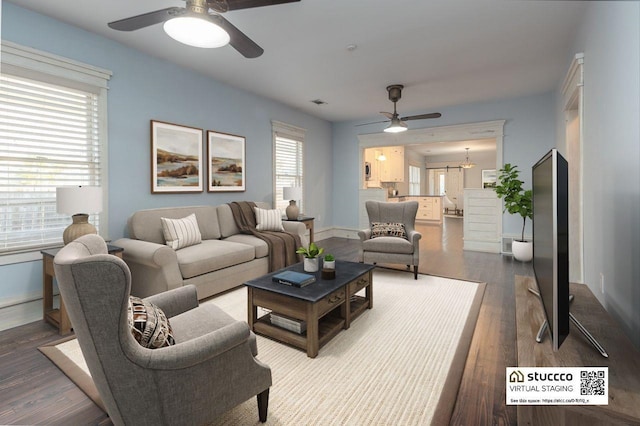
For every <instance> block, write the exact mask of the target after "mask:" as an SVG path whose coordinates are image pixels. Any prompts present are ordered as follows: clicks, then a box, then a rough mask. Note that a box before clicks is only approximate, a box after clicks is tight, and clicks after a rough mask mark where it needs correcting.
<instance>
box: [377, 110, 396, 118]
mask: <svg viewBox="0 0 640 426" xmlns="http://www.w3.org/2000/svg"><path fill="white" fill-rule="evenodd" d="M380 114H382V115H384V116H385V117H387V118H388V119H389V120H393V114H391V113H390V112H384V111H380Z"/></svg>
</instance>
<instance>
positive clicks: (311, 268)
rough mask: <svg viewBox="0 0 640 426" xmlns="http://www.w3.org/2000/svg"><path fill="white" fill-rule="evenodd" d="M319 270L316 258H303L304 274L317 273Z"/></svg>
mask: <svg viewBox="0 0 640 426" xmlns="http://www.w3.org/2000/svg"><path fill="white" fill-rule="evenodd" d="M318 269H320V262H319V259H318V258H317V257H305V258H304V270H305V272H318Z"/></svg>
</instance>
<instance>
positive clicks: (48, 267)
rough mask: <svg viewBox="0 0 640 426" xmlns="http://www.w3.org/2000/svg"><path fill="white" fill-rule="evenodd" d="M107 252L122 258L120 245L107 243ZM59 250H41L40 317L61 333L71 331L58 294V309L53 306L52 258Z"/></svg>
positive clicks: (53, 275)
mask: <svg viewBox="0 0 640 426" xmlns="http://www.w3.org/2000/svg"><path fill="white" fill-rule="evenodd" d="M107 249H108V250H109V254H112V255H114V256H118V257H119V258H120V259H122V252H123V251H124V249H123V248H122V247H117V246H113V245H111V244H108V245H107ZM58 251H60V249H59V248H55V249H49V250H42V251H41V252H40V253H42V319H43V320H44V321H46V322H48V323H49V324H51V325H53V326H54V327H56V328H57V329H58V333H60V334H61V335H64V334H69V333H71V321H70V320H69V316H68V315H67V310H66V309H65V307H64V301H63V300H62V296H60V309H54V307H53V279H54V278H55V276H56V275H55V271H54V269H53V258H54V257H55V255H56V254H57V253H58Z"/></svg>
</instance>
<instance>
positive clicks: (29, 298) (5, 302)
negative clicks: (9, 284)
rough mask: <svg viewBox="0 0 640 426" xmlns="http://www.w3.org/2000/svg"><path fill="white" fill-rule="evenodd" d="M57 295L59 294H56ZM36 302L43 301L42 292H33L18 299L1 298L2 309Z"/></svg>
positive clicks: (0, 306) (0, 305)
mask: <svg viewBox="0 0 640 426" xmlns="http://www.w3.org/2000/svg"><path fill="white" fill-rule="evenodd" d="M56 294H57V292H56ZM34 300H42V292H41V291H37V292H31V293H27V294H21V295H20V296H18V297H3V298H0V309H2V308H6V307H9V306H14V305H19V304H21V303H28V302H33V301H34Z"/></svg>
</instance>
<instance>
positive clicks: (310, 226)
mask: <svg viewBox="0 0 640 426" xmlns="http://www.w3.org/2000/svg"><path fill="white" fill-rule="evenodd" d="M282 220H286V221H287V222H302V223H304V226H305V227H306V228H307V229H308V230H309V243H312V242H313V220H314V218H313V217H307V216H300V217H298V218H297V219H286V218H285V219H282Z"/></svg>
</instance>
